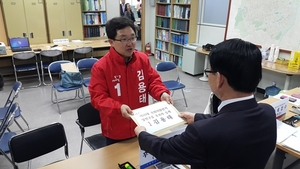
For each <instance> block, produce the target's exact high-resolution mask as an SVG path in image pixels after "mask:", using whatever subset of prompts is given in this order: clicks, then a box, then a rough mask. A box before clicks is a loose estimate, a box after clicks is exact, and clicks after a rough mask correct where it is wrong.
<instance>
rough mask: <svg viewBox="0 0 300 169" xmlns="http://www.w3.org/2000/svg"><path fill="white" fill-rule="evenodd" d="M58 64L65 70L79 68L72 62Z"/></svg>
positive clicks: (72, 70)
mask: <svg viewBox="0 0 300 169" xmlns="http://www.w3.org/2000/svg"><path fill="white" fill-rule="evenodd" d="M60 66H61V69H62V70H64V71H66V72H79V70H78V68H77V66H76V65H75V63H74V62H69V63H63V64H61V65H60Z"/></svg>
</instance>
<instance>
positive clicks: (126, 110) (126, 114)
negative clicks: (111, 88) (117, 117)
mask: <svg viewBox="0 0 300 169" xmlns="http://www.w3.org/2000/svg"><path fill="white" fill-rule="evenodd" d="M121 113H122V116H123V117H124V118H126V119H131V117H130V116H129V115H132V114H133V112H132V110H131V109H130V107H129V106H127V105H126V104H122V106H121Z"/></svg>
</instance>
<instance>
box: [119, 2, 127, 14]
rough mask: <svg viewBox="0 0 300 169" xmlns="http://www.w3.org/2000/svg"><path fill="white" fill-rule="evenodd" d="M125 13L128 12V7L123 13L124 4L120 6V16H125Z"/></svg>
mask: <svg viewBox="0 0 300 169" xmlns="http://www.w3.org/2000/svg"><path fill="white" fill-rule="evenodd" d="M125 11H126V6H125V10H124V11H123V8H122V4H120V16H124V14H125Z"/></svg>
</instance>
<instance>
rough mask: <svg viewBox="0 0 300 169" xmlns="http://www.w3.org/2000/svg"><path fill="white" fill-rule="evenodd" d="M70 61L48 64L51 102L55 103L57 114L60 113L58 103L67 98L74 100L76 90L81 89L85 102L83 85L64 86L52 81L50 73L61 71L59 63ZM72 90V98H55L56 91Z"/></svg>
mask: <svg viewBox="0 0 300 169" xmlns="http://www.w3.org/2000/svg"><path fill="white" fill-rule="evenodd" d="M70 62H71V61H69V60H60V61H54V62H52V63H51V64H50V65H49V66H48V74H49V77H50V80H51V84H52V87H51V101H52V103H53V104H56V105H57V108H58V112H59V114H61V112H60V107H59V103H61V102H65V101H68V100H74V99H76V97H77V90H80V91H81V94H82V97H83V101H84V103H86V101H85V97H84V90H83V86H82V85H80V86H73V87H69V88H66V87H63V86H61V85H60V82H54V80H53V78H52V74H59V73H60V72H61V64H63V63H70ZM74 90H75V91H76V93H75V97H74V98H71V99H64V100H58V98H57V92H68V91H74ZM53 95H54V97H55V100H53Z"/></svg>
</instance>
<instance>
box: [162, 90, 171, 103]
mask: <svg viewBox="0 0 300 169" xmlns="http://www.w3.org/2000/svg"><path fill="white" fill-rule="evenodd" d="M160 101H166V102H167V103H169V104H173V99H172V97H171V96H170V95H169V94H168V93H166V92H163V94H162V95H161V96H160Z"/></svg>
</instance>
